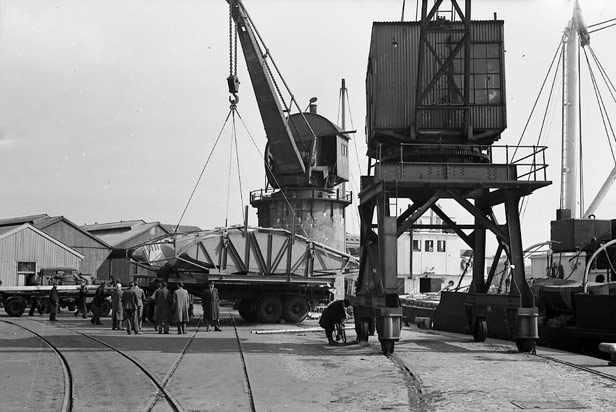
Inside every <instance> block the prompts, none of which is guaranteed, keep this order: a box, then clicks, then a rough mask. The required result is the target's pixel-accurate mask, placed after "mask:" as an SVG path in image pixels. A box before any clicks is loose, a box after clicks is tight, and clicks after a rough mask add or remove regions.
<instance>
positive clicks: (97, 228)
mask: <svg viewBox="0 0 616 412" xmlns="http://www.w3.org/2000/svg"><path fill="white" fill-rule="evenodd" d="M157 226H159V227H160V228H161V229H162V230H163V231H164V232H167V233H169V231H168V230H167V229H166V228H165V227H164V226H163V225H161V224H160V223H159V222H152V223H146V222H145V221H143V220H131V221H126V222H112V223H100V224H98V223H97V224H93V225H85V226H82V229H84V230H86V231H88V232H90V233H91V234H93V235H95V236H97V237H99V238H100V239H102V240H103V241H105V242H107V243H109V244H110V245H111V246H113V247H114V248H117V247H119V246H121V245H122V244H124V243H126V242H128V241H129V240H131V239H133V238H135V237H137V236H139V235H141V234H143V233H145V232H147V231H148V230H150V229H152V228H155V227H157Z"/></svg>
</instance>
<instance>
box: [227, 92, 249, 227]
mask: <svg viewBox="0 0 616 412" xmlns="http://www.w3.org/2000/svg"><path fill="white" fill-rule="evenodd" d="M231 112H233V115H232V122H231V147H230V150H229V171H228V175H227V206H226V212H225V227H228V226H229V198H230V195H231V166H232V164H233V160H232V158H233V148H234V147H235V161H236V166H237V177H238V181H239V186H240V187H239V189H240V204H241V205H242V206H243V205H244V195H243V194H242V193H243V190H242V176H241V175H240V155H239V149H238V146H237V132H236V128H235V114H236V112H237V106H236V105H234V104H233V105H231ZM242 217H243V219H244V222H245V221H246V216H245V215H244V208H243V207H242Z"/></svg>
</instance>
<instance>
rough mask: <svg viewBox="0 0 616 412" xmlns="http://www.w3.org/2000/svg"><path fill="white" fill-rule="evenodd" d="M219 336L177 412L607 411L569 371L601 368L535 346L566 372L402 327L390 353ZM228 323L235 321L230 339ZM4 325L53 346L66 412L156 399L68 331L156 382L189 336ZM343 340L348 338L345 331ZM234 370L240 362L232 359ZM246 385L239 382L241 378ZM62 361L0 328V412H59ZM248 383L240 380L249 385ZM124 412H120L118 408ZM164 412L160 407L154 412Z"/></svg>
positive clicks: (275, 331)
mask: <svg viewBox="0 0 616 412" xmlns="http://www.w3.org/2000/svg"><path fill="white" fill-rule="evenodd" d="M225 312H226V313H224V314H223V317H222V319H223V325H222V326H223V331H222V332H219V333H217V332H204V331H203V329H201V330H200V331H199V332H198V333H197V334H196V336H195V339H194V340H193V342H192V343H191V344H190V346H189V347H188V350H187V352H186V354H185V355H184V357H183V358H182V359H181V360H180V362H179V364H178V366H177V369H176V370H175V372H174V373H173V375H172V377H171V378H170V379H169V382H168V386H167V387H168V389H169V390H170V391H171V392H172V393H173V395H174V397H175V398H176V399H177V400H178V401H179V402H180V403H181V404H182V406H183V408H184V410H185V411H238V410H250V397H249V394H250V393H252V401H253V404H254V410H255V411H259V412H261V411H286V410H289V411H300V412H301V411H307V412H308V411H315V412H316V411H341V412H342V411H378V410H387V411H416V410H419V411H494V410H499V411H509V410H511V411H513V410H515V411H519V410H524V409H534V410H545V411H556V410H567V409H583V410H586V411H608V410H612V406H613V404H614V399H616V382H614V381H613V380H609V379H606V378H603V377H601V376H597V375H592V374H590V373H588V372H586V371H583V370H579V369H576V368H575V367H573V366H572V365H584V366H586V367H589V368H594V369H596V370H598V371H601V372H602V373H605V374H609V375H611V376H614V375H616V367H609V366H607V362H606V361H603V360H598V359H594V358H586V357H582V356H579V355H571V354H567V353H563V352H557V351H548V350H547V349H543V348H538V354H540V355H547V356H549V357H551V358H559V359H562V360H564V361H566V362H568V363H569V364H570V365H566V364H561V363H556V362H554V361H552V360H549V359H545V358H541V357H538V356H533V355H530V354H521V353H518V352H517V350H516V349H515V345H514V344H513V343H512V342H503V341H495V340H490V339H488V340H487V341H486V342H483V343H476V342H473V341H472V338H471V337H470V336H466V335H457V334H448V333H441V332H436V331H426V330H420V329H416V328H415V327H414V326H413V327H410V328H406V327H405V328H403V331H402V336H401V340H400V342H398V343H397V344H396V347H395V353H394V355H393V356H392V357H390V358H387V357H385V356H383V355H381V354H380V345H379V344H378V341H377V340H376V338H372V337H371V338H370V344H369V345H368V346H361V345H339V346H328V345H327V344H326V343H327V341H326V339H325V336H324V333H323V331H322V330H321V329H320V328H319V327H318V325H317V322H316V320H307V321H305V322H304V323H302V324H301V325H284V324H280V325H259V324H246V323H244V322H243V321H241V319H239V318H238V317H237V314H236V312H235V311H232V310H230V309H229V308H226V309H225ZM231 317H233V319H236V322H237V325H238V328H237V334H238V336H239V342H240V345H241V348H242V353H243V357H244V359H243V360H242V357H241V356H240V351H239V349H238V343H237V342H238V340H237V338H236V334H235V330H234V329H233V324H232V321H231ZM34 318H35V319H33V318H28V317H22V318H8V317H6V315H4V314H3V315H0V320H9V321H12V322H20V323H23V324H24V325H26V326H30V327H34V326H36V327H38V330H39V331H40V332H41V333H43V334H45V336H48V337H53V338H54V339H55V341H56V342H59V343H61V344H62V345H63V346H62V348H63V349H62V350H63V352H65V353H66V354H67V358H68V360H69V363H70V364H71V368H72V369H73V370H74V372H75V374H76V375H77V376H78V377H79V382H77V383H76V384H75V386H76V390H75V410H77V411H80V410H87V411H88V412H92V411H113V410H117V411H125V410H129V409H130V410H146V405H147V403H148V402H149V400H151V399H152V398H153V396H154V395H155V393H156V391H155V389H154V388H153V386H152V385H151V383H148V381H147V380H144V379H143V378H142V377H141V375H140V374H139V373H138V372H136V371H135V370H134V368H133V367H132V366H131V365H130V364H129V363H128V362H127V361H126V360H124V359H123V358H122V359H120V357H119V355H117V354H116V353H114V352H112V351H110V350H109V349H103V348H101V347H100V346H96V345H95V344H93V343H92V342H91V341H88V339H84V338H78V337H77V336H76V335H75V333H74V331H72V329H77V330H80V331H82V332H84V333H88V334H92V335H93V336H96V337H97V338H98V339H101V340H103V341H105V342H107V343H109V344H111V345H112V346H114V347H117V348H120V349H122V350H123V351H125V352H126V353H128V354H130V356H131V357H132V358H134V359H136V360H138V362H140V363H141V364H143V365H146V367H147V368H148V369H149V370H150V371H151V372H152V374H153V375H154V376H156V378H157V379H158V380H159V381H164V380H166V379H167V378H168V377H169V376H170V369H171V367H172V366H173V365H174V362H175V361H176V360H177V359H178V353H179V352H181V350H182V348H183V347H184V346H185V345H186V343H187V342H188V338H189V337H190V336H191V335H190V334H191V333H192V332H193V331H194V330H195V327H196V322H195V323H193V324H191V325H189V328H188V333H189V334H188V335H177V334H175V335H174V334H173V328H172V329H171V331H172V334H170V335H158V334H157V333H156V332H154V330H153V329H152V328H151V325H150V324H147V323H146V324H144V329H143V333H144V334H143V335H141V336H135V335H132V336H127V335H126V334H125V333H124V332H122V331H112V330H111V328H110V322H109V319H105V320H103V322H105V323H106V325H104V326H99V327H95V326H93V325H91V324H90V322H88V321H87V320H82V319H79V318H74V317H73V316H72V315H69V314H60V316H59V322H57V323H56V324H52V323H51V322H48V321H47V320H46V317H36V316H35V317H34ZM347 336H348V338H349V340H352V339H354V338H355V334H354V331H353V330H352V328H350V329H347ZM242 361H244V363H243V362H242ZM246 376H248V381H247V380H246V378H245V377H246ZM61 377H62V371H61V369H60V363H59V362H58V360H57V357H56V356H55V355H54V354H53V353H52V352H50V350H49V349H48V348H46V347H45V345H44V344H41V343H40V341H39V340H38V338H35V337H33V336H31V335H29V334H28V332H26V331H24V330H23V329H20V328H17V327H16V326H12V325H9V324H7V323H4V322H0V397H1V399H2V403H1V406H0V410H2V411H29V410H60V409H59V407H60V405H61V400H62V393H63V380H62V379H61ZM247 382H249V383H250V387H248V384H247ZM129 405H130V408H129V409H127V407H128V406H129ZM166 410H169V408H168V406H167V405H165V404H164V403H160V402H159V403H158V404H157V405H156V406H155V408H154V411H166Z"/></svg>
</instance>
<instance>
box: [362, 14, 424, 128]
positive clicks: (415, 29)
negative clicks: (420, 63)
mask: <svg viewBox="0 0 616 412" xmlns="http://www.w3.org/2000/svg"><path fill="white" fill-rule="evenodd" d="M418 44H419V24H418V23H416V22H399V23H374V24H373V26H372V40H371V44H370V56H369V67H368V73H367V77H368V79H367V86H369V87H367V89H368V90H367V97H368V102H367V103H368V113H369V116H370V117H371V122H370V123H371V126H372V127H371V128H372V130H377V129H397V128H404V127H405V126H406V125H409V124H410V122H411V117H412V116H413V113H414V111H415V100H416V95H415V90H416V84H417V50H418Z"/></svg>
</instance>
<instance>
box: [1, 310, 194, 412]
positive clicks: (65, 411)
mask: <svg viewBox="0 0 616 412" xmlns="http://www.w3.org/2000/svg"><path fill="white" fill-rule="evenodd" d="M2 321H3V322H6V323H10V324H12V325H15V326H19V327H21V328H22V329H25V330H27V331H28V332H30V333H32V334H34V335H36V336H38V337H39V338H40V339H41V340H43V341H44V342H45V343H46V344H47V345H48V346H49V347H51V348H52V350H53V351H54V352H55V353H56V354H57V355H58V357H60V358H61V359H62V367H63V369H65V382H66V377H67V375H70V366H69V365H68V362H67V361H66V359H65V358H64V356H63V355H62V353H61V352H60V351H59V350H58V349H56V348H55V346H54V345H53V344H52V343H51V342H49V341H48V340H47V339H45V337H43V336H42V335H39V334H38V333H36V332H35V331H33V330H31V329H29V328H27V327H26V326H23V325H19V324H16V323H13V322H10V321H6V320H2ZM32 322H37V323H42V322H41V321H38V320H32ZM54 326H56V327H58V328H62V329H66V330H69V331H71V332H73V333H76V334H78V335H81V336H83V337H85V338H88V339H90V340H93V341H95V342H96V343H98V344H100V345H102V346H104V347H106V348H108V349H111V350H112V351H114V352H116V353H118V354H120V355H121V356H123V357H124V358H126V359H127V360H129V361H130V362H131V363H132V364H133V365H135V366H136V367H137V368H139V370H141V371H142V372H143V374H144V375H145V376H146V377H147V378H148V379H149V380H150V381H151V382H152V383H153V384H154V386H155V387H156V388H157V390H158V391H157V393H156V394H155V395H154V396H153V397H152V399H150V401H149V402H148V406H147V408H146V411H147V412H150V411H152V409H154V407H155V406H156V404H157V402H158V399H159V397H158V395H159V394H162V395H163V397H164V398H165V400H166V401H167V403H168V404H169V406H170V407H171V408H172V410H173V411H174V412H184V408H182V405H181V404H180V403H179V402H178V401H177V400H176V399H175V397H174V396H173V395H172V394H171V393H169V391H167V389H166V388H165V387H166V386H167V384H168V382H169V381H170V379H171V377H172V376H173V373H174V372H175V370H176V369H177V367H178V365H179V363H180V362H181V360H182V358H183V357H184V354H185V353H186V350H187V349H188V347H189V346H190V344H191V342H192V341H193V339H194V338H195V336H196V334H197V332H198V331H199V328H200V327H201V320H199V324H198V325H197V328H196V329H195V331H194V332H193V333H192V335H191V337H190V339H189V340H188V341H187V342H186V345H184V348H183V349H182V351H181V352H180V354H179V355H178V357H177V358H176V360H175V361H174V363H173V365H172V366H171V368H170V370H169V372H168V373H167V375H166V376H165V378H164V379H163V381H162V382H159V381H158V379H156V377H155V376H154V374H153V373H152V372H150V371H149V370H148V369H147V368H145V367H144V366H143V365H141V364H140V363H139V362H137V361H136V360H134V359H133V358H132V357H131V356H130V355H129V354H127V353H125V352H124V351H122V350H120V349H117V348H116V347H114V346H112V345H109V344H108V343H106V342H104V341H102V340H100V339H98V338H95V337H94V336H91V335H88V334H87V333H83V332H80V331H78V330H75V329H73V328H69V327H65V326H60V325H54ZM68 387H69V388H70V389H69V391H70V396H69V399H70V402H69V404H70V406H69V407H68V408H65V407H64V405H65V404H66V403H67V402H66V401H65V402H63V408H62V412H70V411H72V393H73V391H72V378H71V381H70V386H68ZM65 392H66V391H65ZM66 397H67V395H66V393H65V398H66Z"/></svg>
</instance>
